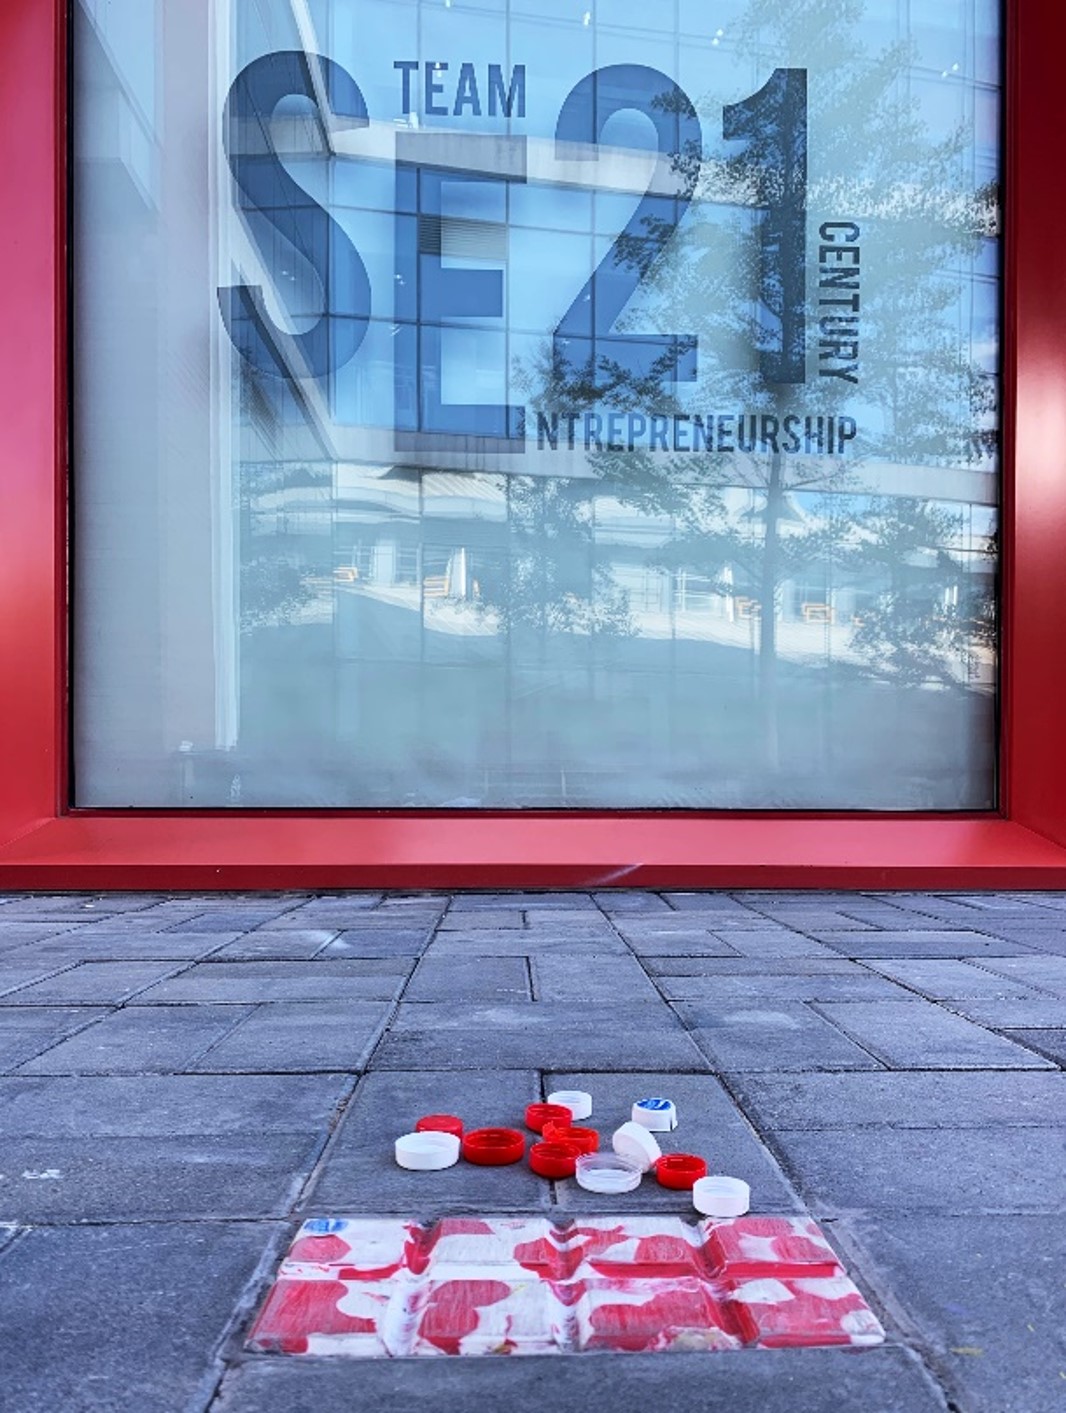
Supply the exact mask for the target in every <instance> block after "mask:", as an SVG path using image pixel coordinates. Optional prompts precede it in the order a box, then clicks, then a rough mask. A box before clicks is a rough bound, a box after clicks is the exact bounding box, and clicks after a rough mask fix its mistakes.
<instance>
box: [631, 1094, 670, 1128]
mask: <svg viewBox="0 0 1066 1413" xmlns="http://www.w3.org/2000/svg"><path fill="white" fill-rule="evenodd" d="M632 1119H633V1122H634V1123H635V1124H642V1125H643V1126H644V1128H646V1129H649V1130H650V1131H651V1132H652V1133H670V1131H671V1130H672V1129H675V1128H677V1109H676V1107H675V1106H674V1104H673V1101H672V1100H670V1099H638V1100H637V1102H636V1103H635V1104H634V1105H633V1113H632Z"/></svg>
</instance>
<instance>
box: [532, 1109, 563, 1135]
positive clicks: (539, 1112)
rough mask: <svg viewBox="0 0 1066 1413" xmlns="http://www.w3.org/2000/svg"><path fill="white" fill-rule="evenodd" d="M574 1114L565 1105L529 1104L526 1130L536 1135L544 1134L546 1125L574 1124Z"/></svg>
mask: <svg viewBox="0 0 1066 1413" xmlns="http://www.w3.org/2000/svg"><path fill="white" fill-rule="evenodd" d="M573 1121H574V1120H573V1114H572V1112H571V1110H570V1109H568V1108H567V1107H566V1105H565V1104H527V1105H526V1128H531V1129H532V1130H533V1132H534V1133H543V1132H544V1125H545V1124H550V1123H561V1124H569V1123H573Z"/></svg>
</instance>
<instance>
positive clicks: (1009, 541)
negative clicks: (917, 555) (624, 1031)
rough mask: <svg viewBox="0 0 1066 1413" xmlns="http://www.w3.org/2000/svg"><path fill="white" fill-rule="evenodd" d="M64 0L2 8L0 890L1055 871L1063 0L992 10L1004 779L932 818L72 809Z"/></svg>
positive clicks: (751, 882) (689, 881)
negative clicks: (974, 805)
mask: <svg viewBox="0 0 1066 1413" xmlns="http://www.w3.org/2000/svg"><path fill="white" fill-rule="evenodd" d="M66 10H67V0H26V3H22V4H9V5H4V6H3V7H2V8H0V133H2V134H3V154H2V157H0V212H2V213H3V217H2V224H0V252H2V258H0V268H4V269H7V270H8V271H10V272H11V279H10V281H9V283H8V287H7V292H6V297H5V301H4V323H3V334H2V340H0V506H2V508H3V512H2V515H3V518H2V522H0V523H2V527H3V528H2V534H3V541H2V550H0V683H2V684H3V686H2V688H0V887H3V888H32V889H36V888H50V889H52V888H79V889H80V888H154V889H175V888H196V889H203V888H297V887H301V888H334V887H395V888H439V887H474V888H478V887H480V888H486V887H488V888H498V887H541V888H547V887H596V888H603V887H618V886H623V887H625V886H629V887H635V886H645V887H646V886H651V887H673V888H695V887H756V886H757V887H785V888H803V887H810V888H873V887H876V888H886V887H887V888H930V887H935V888H982V887H985V888H992V887H1024V888H1031V887H1037V888H1063V887H1066V750H1064V749H1063V743H1062V738H1063V735H1064V728H1063V719H1062V718H1063V702H1064V701H1066V651H1064V649H1063V644H1062V641H1061V633H1060V621H1061V617H1062V615H1063V611H1064V609H1066V276H1064V275H1063V272H1064V271H1066V210H1064V207H1066V196H1064V194H1063V187H1062V183H1061V182H1060V181H1059V180H1058V179H1057V177H1056V176H1055V173H1056V172H1057V171H1058V166H1059V162H1058V156H1059V154H1058V147H1057V142H1058V137H1057V133H1058V126H1059V123H1060V122H1061V115H1060V113H1059V111H1058V96H1059V93H1060V91H1061V74H1060V72H1059V67H1060V65H1059V59H1060V55H1061V54H1062V53H1063V52H1064V51H1066V7H1064V6H1063V5H1062V0H1025V4H1024V5H1023V4H1022V3H1021V2H1020V0H1015V3H1011V4H1010V5H1009V6H1008V35H1007V71H1008V77H1007V92H1006V105H1007V112H1006V117H1007V123H1006V138H1007V140H1006V155H1005V167H1006V209H1007V217H1006V264H1005V304H1004V311H1005V312H1004V327H1003V335H1004V340H1005V362H1004V393H1005V398H1004V403H1005V406H1004V517H1005V519H1004V523H1005V527H1006V533H1005V535H1004V537H1003V538H1004V543H1003V547H1002V555H1003V564H1002V582H1003V649H1004V652H1003V669H1002V696H1001V702H1002V709H1001V721H1002V727H1001V740H1000V761H1001V778H1002V782H1003V784H1002V800H1001V806H1000V809H999V812H998V813H995V814H983V815H950V816H949V815H891V816H888V815H854V814H853V815H847V814H833V815H826V814H794V813H789V814H770V815H767V814H743V813H728V814H724V813H722V814H700V813H695V814H693V813H684V814H669V813H662V814H647V813H639V814H633V813H606V812H605V813H597V814H590V813H567V814H560V813H533V812H529V813H517V812H516V813H503V812H500V813H487V812H482V813H476V814H459V813H456V814H451V813H442V812H439V811H438V812H415V811H403V812H398V811H397V812H392V813H388V812H374V813H369V812H366V811H363V812H340V813H329V814H324V813H321V812H319V813H313V812H294V811H277V812H275V811H272V812H263V811H259V812H250V811H239V810H235V811H232V812H225V813H218V812H199V811H193V810H189V811H181V812H169V813H168V812H162V811H147V812H146V811H121V812H114V811H112V812H103V811H79V810H74V809H72V808H71V807H70V806H69V803H68V798H69V797H68V759H69V751H68V735H69V732H68V711H69V681H68V675H67V607H68V595H69V588H68V578H67V522H66V513H67V512H66V495H67V471H68V454H67V452H68V438H67V420H68V419H67V408H68V396H69V385H68V346H67V288H68V249H67V224H66V221H67V212H66V201H67V151H66V132H67V68H66V24H67V14H66ZM1023 75H1024V81H1023V78H1022V76H1023ZM1053 108H1054V109H1055V111H1052V109H1053Z"/></svg>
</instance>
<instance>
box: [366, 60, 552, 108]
mask: <svg viewBox="0 0 1066 1413" xmlns="http://www.w3.org/2000/svg"><path fill="white" fill-rule="evenodd" d="M392 67H393V68H394V69H396V70H398V72H399V74H400V111H401V112H402V113H403V115H404V117H409V116H410V114H411V113H412V112H413V104H412V96H411V79H412V77H413V76H414V75H415V74H417V73H418V70H419V69H422V71H423V76H422V102H423V110H424V112H425V114H426V116H427V117H431V118H446V117H447V116H448V114H449V113H451V115H452V116H453V117H456V118H458V117H461V116H462V115H463V112H464V109H466V108H467V107H469V109H470V114H471V116H472V117H474V118H480V117H481V115H482V112H481V92H480V90H479V88H478V82H477V70H476V67H475V66H474V65H473V64H472V63H469V62H464V63H461V64H460V65H459V80H458V83H457V84H456V86H455V104H454V106H453V107H452V108H449V107H448V104H447V103H438V102H437V101H436V100H437V99H438V98H441V97H443V96H444V93H445V82H444V79H443V77H442V75H443V74H445V73H446V72H447V71H448V65H447V64H445V63H444V62H443V61H441V60H439V59H437V60H434V61H432V62H427V63H425V64H421V63H420V62H419V61H418V60H417V59H394V60H393V64H392ZM485 87H486V91H487V93H488V104H489V117H490V118H495V117H496V116H497V114H500V113H502V114H503V116H504V117H505V118H524V117H525V116H526V66H525V64H515V66H514V68H513V69H512V70H511V74H510V77H509V78H508V79H506V81H505V79H504V72H503V65H502V64H489V65H488V69H487V77H486V81H485Z"/></svg>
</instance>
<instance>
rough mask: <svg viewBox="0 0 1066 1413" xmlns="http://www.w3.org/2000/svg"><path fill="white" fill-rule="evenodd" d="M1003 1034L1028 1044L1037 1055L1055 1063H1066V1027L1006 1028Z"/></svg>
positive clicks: (1022, 1043) (1020, 1042) (1021, 1043)
mask: <svg viewBox="0 0 1066 1413" xmlns="http://www.w3.org/2000/svg"><path fill="white" fill-rule="evenodd" d="M1004 1034H1005V1035H1006V1036H1007V1037H1008V1038H1011V1039H1014V1040H1017V1042H1018V1043H1019V1045H1028V1046H1030V1047H1031V1048H1032V1049H1033V1050H1035V1051H1036V1052H1037V1054H1038V1055H1043V1056H1046V1058H1047V1059H1049V1060H1050V1061H1052V1062H1053V1063H1054V1064H1056V1065H1066V1028H1063V1029H1061V1030H1032V1029H1030V1030H1007V1031H1004Z"/></svg>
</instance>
